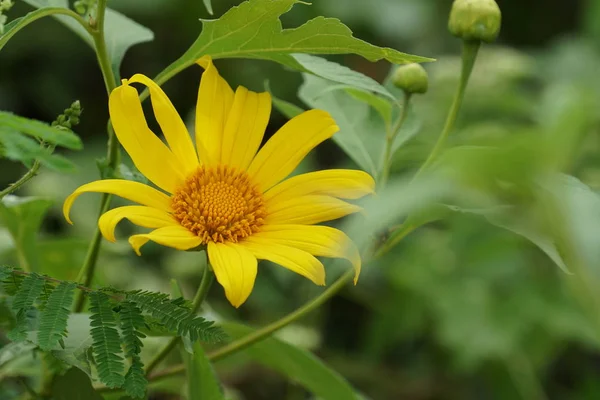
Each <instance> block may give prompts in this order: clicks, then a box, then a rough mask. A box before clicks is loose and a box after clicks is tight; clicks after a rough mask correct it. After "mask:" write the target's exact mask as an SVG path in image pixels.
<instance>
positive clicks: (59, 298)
mask: <svg viewBox="0 0 600 400" xmlns="http://www.w3.org/2000/svg"><path fill="white" fill-rule="evenodd" d="M76 286H77V285H76V284H74V283H71V282H61V283H60V284H59V285H58V286H57V287H56V288H55V289H54V290H53V291H52V293H50V295H49V296H48V301H47V303H46V307H45V309H44V311H43V312H42V315H41V317H40V326H39V330H38V334H37V338H38V345H39V346H40V348H41V349H42V350H45V351H50V350H52V349H53V348H54V347H55V346H56V345H57V344H58V342H59V340H61V339H62V338H63V337H65V336H66V335H67V320H68V319H69V310H70V309H71V303H72V302H73V293H74V291H75V287H76Z"/></svg>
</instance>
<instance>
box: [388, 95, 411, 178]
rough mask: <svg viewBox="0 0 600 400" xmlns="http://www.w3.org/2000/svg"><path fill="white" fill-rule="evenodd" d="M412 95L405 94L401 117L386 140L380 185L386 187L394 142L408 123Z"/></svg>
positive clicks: (389, 131)
mask: <svg viewBox="0 0 600 400" xmlns="http://www.w3.org/2000/svg"><path fill="white" fill-rule="evenodd" d="M410 98H411V93H408V92H404V97H403V99H402V110H401V111H400V117H399V118H398V120H397V121H396V123H395V124H394V127H393V128H392V129H390V130H388V131H387V135H386V138H385V139H386V140H385V154H384V155H383V170H382V174H381V181H380V185H381V186H382V187H385V185H386V183H387V180H388V178H389V176H390V169H391V167H392V156H393V154H392V150H393V146H394V140H396V136H398V133H399V132H400V129H401V128H402V125H403V124H404V121H406V117H407V116H408V105H409V102H410Z"/></svg>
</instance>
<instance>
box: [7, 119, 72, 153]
mask: <svg viewBox="0 0 600 400" xmlns="http://www.w3.org/2000/svg"><path fill="white" fill-rule="evenodd" d="M6 131H17V132H20V133H23V134H25V135H29V136H32V137H34V138H36V139H38V140H43V141H44V142H46V143H50V144H54V145H57V146H61V147H66V148H68V149H72V150H80V149H81V148H82V147H83V145H82V143H81V139H79V137H78V136H77V135H76V134H74V133H73V132H71V131H69V130H66V129H59V128H56V127H52V126H50V125H48V124H46V123H44V122H41V121H36V120H33V119H28V118H23V117H19V116H18V115H14V114H12V113H9V112H6V111H0V132H6Z"/></svg>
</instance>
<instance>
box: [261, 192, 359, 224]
mask: <svg viewBox="0 0 600 400" xmlns="http://www.w3.org/2000/svg"><path fill="white" fill-rule="evenodd" d="M361 210H362V208H360V207H359V206H356V205H354V204H350V203H347V202H345V201H343V200H339V199H336V198H335V197H331V196H321V195H309V196H302V197H297V198H293V199H290V200H285V201H281V202H273V201H272V202H271V204H268V205H267V217H266V219H265V222H266V223H267V224H273V225H276V224H303V225H311V224H318V223H319V222H325V221H331V220H334V219H338V218H341V217H344V216H346V215H349V214H352V213H355V212H359V211H361Z"/></svg>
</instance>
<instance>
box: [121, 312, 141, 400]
mask: <svg viewBox="0 0 600 400" xmlns="http://www.w3.org/2000/svg"><path fill="white" fill-rule="evenodd" d="M119 316H120V326H121V338H122V339H123V345H124V347H125V357H128V358H130V359H131V366H130V367H129V370H128V371H127V374H126V375H125V383H124V385H123V387H124V388H125V390H126V391H127V394H129V395H130V396H132V397H138V398H141V397H144V394H145V392H146V386H147V385H148V381H147V380H146V376H145V374H144V364H143V363H142V360H141V359H140V352H141V351H142V341H141V340H140V339H142V338H145V337H146V335H144V334H143V333H142V332H140V331H139V329H140V328H142V327H144V326H145V321H144V316H143V315H142V310H140V309H139V307H138V306H136V305H135V304H134V303H132V302H131V301H125V302H123V303H122V304H121V310H120V312H119Z"/></svg>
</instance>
